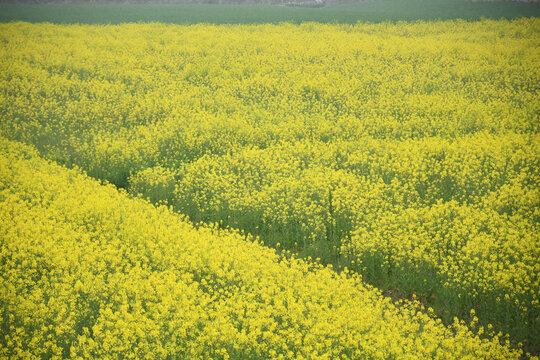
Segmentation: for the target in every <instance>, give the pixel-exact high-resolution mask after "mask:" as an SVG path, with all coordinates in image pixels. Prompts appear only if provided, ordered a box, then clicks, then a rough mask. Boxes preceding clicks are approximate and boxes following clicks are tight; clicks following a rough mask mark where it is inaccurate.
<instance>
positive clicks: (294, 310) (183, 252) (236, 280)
mask: <svg viewBox="0 0 540 360" xmlns="http://www.w3.org/2000/svg"><path fill="white" fill-rule="evenodd" d="M0 154H1V155H0V204H1V206H0V233H1V234H2V241H1V243H0V259H1V261H0V306H1V308H2V317H3V318H2V332H1V333H0V344H1V346H0V356H1V357H3V358H11V359H15V358H100V359H112V358H133V359H165V358H168V359H171V358H181V359H360V358H363V359H383V358H384V359H385V358H388V359H397V358H399V359H477V358H482V359H487V358H489V359H518V358H519V352H518V351H516V350H511V349H509V348H508V347H507V346H503V345H501V344H500V343H499V340H500V339H499V337H497V336H495V337H494V338H493V339H492V340H487V339H483V340H481V339H480V338H478V336H477V335H473V334H472V333H471V332H470V331H469V330H468V329H467V327H466V326H464V325H463V324H461V323H459V322H457V321H456V322H455V323H454V324H453V325H451V326H448V327H445V326H443V325H442V324H441V321H440V320H434V319H432V318H430V316H429V315H426V314H425V313H423V312H420V311H418V309H417V308H416V307H415V306H413V305H408V304H402V305H401V306H399V305H395V304H393V303H392V302H391V301H389V300H388V299H387V298H384V297H383V296H381V294H380V293H379V292H378V291H377V290H375V289H372V288H370V287H366V286H365V285H363V284H362V282H361V280H360V279H359V278H358V277H356V276H354V275H353V276H347V274H345V273H344V274H338V273H336V272H334V271H332V270H331V269H329V268H323V267H321V266H320V265H316V264H313V263H309V262H305V261H303V260H299V259H296V258H294V257H291V258H289V259H287V258H283V257H280V256H278V255H276V253H275V252H274V251H273V250H270V249H268V248H265V247H263V246H261V245H260V244H259V243H258V242H257V241H246V240H245V239H244V238H243V237H241V236H240V235H239V234H237V233H235V232H232V231H226V230H218V229H217V228H209V227H201V228H199V229H194V228H193V227H192V225H190V224H189V223H187V222H186V221H185V219H184V218H183V217H182V216H180V215H178V214H175V213H174V212H172V211H171V210H170V209H169V208H167V207H164V206H162V207H154V206H153V205H151V204H149V203H147V202H146V201H144V200H141V199H132V198H131V199H130V198H129V197H128V196H127V194H126V193H125V192H124V191H118V190H117V189H116V188H114V187H113V186H111V185H106V186H103V185H101V184H100V183H99V182H97V181H95V180H92V179H90V178H88V177H87V176H85V175H83V174H81V173H80V171H79V170H78V169H72V170H67V169H65V168H63V167H61V166H59V165H56V164H53V163H51V162H48V161H45V160H43V159H41V158H39V156H38V155H37V151H35V150H34V149H31V148H29V147H27V146H26V145H21V144H20V143H15V142H11V141H6V140H3V139H2V140H0ZM416 305H418V304H416Z"/></svg>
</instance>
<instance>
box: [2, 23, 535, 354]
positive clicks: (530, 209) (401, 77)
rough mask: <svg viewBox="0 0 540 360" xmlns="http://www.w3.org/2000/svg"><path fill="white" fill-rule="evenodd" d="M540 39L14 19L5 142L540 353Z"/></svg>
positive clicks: (8, 38)
mask: <svg viewBox="0 0 540 360" xmlns="http://www.w3.org/2000/svg"><path fill="white" fill-rule="evenodd" d="M539 34H540V20H538V19H536V18H530V19H520V20H514V21H506V20H501V21H493V20H482V21H475V22H467V21H460V20H456V21H443V22H417V23H404V22H400V23H397V24H391V23H383V24H356V25H329V24H314V23H307V24H302V25H291V24H280V25H234V26H232V25H220V26H216V25H208V24H199V25H192V26H179V25H165V24H124V25H118V26H110V25H105V26H104V25H69V26H68V25H53V24H27V23H20V22H19V23H9V24H0V43H1V44H2V46H0V134H1V135H3V136H5V137H7V138H9V139H13V140H19V141H22V142H25V143H30V144H33V145H34V146H35V147H36V148H37V149H38V151H39V152H40V154H41V155H42V156H43V157H45V158H47V159H51V160H55V161H57V162H59V163H61V164H66V165H68V166H78V167H80V168H82V169H83V170H84V171H86V172H87V173H88V174H89V175H90V176H92V177H95V178H98V179H101V180H106V181H109V182H111V183H113V184H115V185H117V186H118V187H121V188H124V189H126V190H127V191H129V192H130V193H131V194H133V195H139V194H142V196H143V197H144V198H148V199H150V200H151V201H152V202H154V203H162V204H166V205H171V206H173V207H174V209H175V210H177V211H178V212H180V213H182V214H185V215H187V216H188V217H189V218H190V219H191V220H192V221H194V222H195V223H197V224H198V223H199V222H201V221H202V222H211V223H215V224H217V225H216V226H218V227H219V228H222V229H223V228H227V227H232V228H235V229H239V230H241V231H242V232H244V233H249V234H252V235H256V236H259V237H260V239H261V240H263V241H264V242H265V243H266V244H270V245H274V246H276V247H278V248H280V250H283V249H285V250H291V251H294V252H296V253H298V254H299V255H301V256H311V257H313V258H319V259H320V261H321V262H322V263H332V264H338V265H344V266H348V267H349V268H350V269H353V270H355V271H356V272H358V273H360V274H361V275H363V276H364V277H365V278H367V279H368V280H369V281H370V282H371V283H373V284H377V285H379V282H380V283H381V286H382V287H391V288H397V289H399V291H401V292H403V293H405V294H412V293H413V292H414V293H418V294H420V295H421V296H423V298H424V299H428V301H430V302H431V303H432V304H433V305H434V307H435V308H436V310H437V313H438V315H441V316H443V317H444V318H445V319H446V320H451V319H452V318H453V317H454V316H458V317H460V318H462V319H469V320H472V319H474V318H475V317H478V318H479V323H480V324H482V325H486V326H487V324H489V323H491V324H493V325H494V328H495V329H496V330H497V331H499V330H500V331H503V332H505V333H509V334H510V335H511V337H512V339H513V340H516V341H524V343H525V344H526V345H527V346H528V348H533V349H534V348H539V347H540V304H539V301H540V298H539V295H538V294H540V280H539V278H540V276H539V275H540V267H539V262H538V259H539V258H540V237H539V236H538V234H540V231H539V230H540V229H538V224H539V220H540V200H539V199H540V194H539V190H538V189H539V188H540V160H539V154H540V149H539V144H540V135H539V133H540V127H539V125H540V121H539V118H538V109H539V108H540V97H539V96H538V93H539V88H538V84H540V60H539V59H540V57H539V56H538V49H539V48H540V43H539V41H538V39H539V38H540V36H539ZM471 309H474V310H475V315H474V316H471V315H470V310H471Z"/></svg>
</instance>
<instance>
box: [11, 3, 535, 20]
mask: <svg viewBox="0 0 540 360" xmlns="http://www.w3.org/2000/svg"><path fill="white" fill-rule="evenodd" d="M532 16H535V17H538V16H540V4H539V3H516V2H472V1H467V0H388V1H370V2H362V3H354V4H342V5H337V6H330V7H324V8H305V7H289V6H270V5H223V6H219V5H203V4H197V5H195V4H190V5H155V4H152V5H135V4H132V5H20V4H17V5H14V4H0V21H1V22H7V21H29V22H54V23H88V24H109V23H110V24H119V23H125V22H165V23H175V24H193V23H216V24H250V23H279V22H293V23H300V22H308V21H316V22H324V23H333V22H337V23H349V24H352V23H356V22H358V21H365V22H381V21H400V20H404V21H414V20H436V19H441V20H445V19H456V18H462V19H468V20H474V19H480V18H482V17H484V18H491V19H499V18H506V19H514V18H519V17H532Z"/></svg>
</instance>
